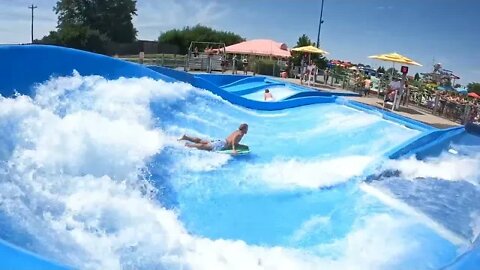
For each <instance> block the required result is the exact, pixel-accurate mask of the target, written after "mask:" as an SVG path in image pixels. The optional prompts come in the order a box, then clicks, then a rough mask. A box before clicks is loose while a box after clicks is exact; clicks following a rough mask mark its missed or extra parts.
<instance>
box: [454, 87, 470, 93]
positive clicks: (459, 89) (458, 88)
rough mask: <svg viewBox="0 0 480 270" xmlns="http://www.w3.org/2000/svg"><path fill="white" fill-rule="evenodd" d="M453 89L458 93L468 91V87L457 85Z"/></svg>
mask: <svg viewBox="0 0 480 270" xmlns="http://www.w3.org/2000/svg"><path fill="white" fill-rule="evenodd" d="M455 90H456V91H457V92H459V93H467V92H468V89H467V88H465V87H457V88H455Z"/></svg>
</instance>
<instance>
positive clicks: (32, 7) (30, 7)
mask: <svg viewBox="0 0 480 270" xmlns="http://www.w3.org/2000/svg"><path fill="white" fill-rule="evenodd" d="M28 8H29V9H31V10H32V33H31V34H32V44H33V10H34V9H36V8H37V6H34V5H33V4H32V5H31V6H29V7H28Z"/></svg>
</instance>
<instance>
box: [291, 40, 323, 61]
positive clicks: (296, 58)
mask: <svg viewBox="0 0 480 270" xmlns="http://www.w3.org/2000/svg"><path fill="white" fill-rule="evenodd" d="M309 45H312V46H314V45H315V43H313V42H312V40H311V39H310V38H309V37H308V36H307V35H305V34H303V35H301V36H300V37H299V38H298V41H297V45H296V46H295V48H297V47H303V46H309ZM310 59H311V60H312V61H313V62H314V63H315V65H317V67H318V68H320V69H325V68H326V67H327V63H328V60H327V58H325V57H324V56H323V55H321V54H312V55H310ZM291 60H292V62H293V64H294V65H295V66H300V64H301V61H302V53H294V54H293V55H292V59H291Z"/></svg>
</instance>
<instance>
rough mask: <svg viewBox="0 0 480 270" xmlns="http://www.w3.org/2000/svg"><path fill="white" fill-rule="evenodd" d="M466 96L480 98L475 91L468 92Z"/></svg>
mask: <svg viewBox="0 0 480 270" xmlns="http://www.w3.org/2000/svg"><path fill="white" fill-rule="evenodd" d="M468 96H469V97H473V98H480V96H479V95H478V94H477V93H474V92H471V93H468Z"/></svg>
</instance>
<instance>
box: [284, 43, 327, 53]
mask: <svg viewBox="0 0 480 270" xmlns="http://www.w3.org/2000/svg"><path fill="white" fill-rule="evenodd" d="M292 51H294V52H305V53H318V54H328V52H327V51H325V50H322V49H320V48H317V47H315V46H312V45H309V46H303V47H298V48H293V49H292Z"/></svg>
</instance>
